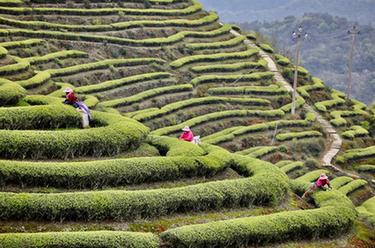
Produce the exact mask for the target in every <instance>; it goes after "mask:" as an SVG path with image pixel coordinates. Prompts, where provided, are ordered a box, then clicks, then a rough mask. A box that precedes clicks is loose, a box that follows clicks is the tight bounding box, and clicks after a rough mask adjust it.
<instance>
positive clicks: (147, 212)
mask: <svg viewBox="0 0 375 248" xmlns="http://www.w3.org/2000/svg"><path fill="white" fill-rule="evenodd" d="M218 159H225V157H224V156H223V154H222V156H221V157H218ZM229 161H230V160H229ZM261 164H262V163H261ZM275 169H276V168H275ZM263 176H264V175H263ZM263 176H262V177H259V176H258V177H256V176H255V174H254V176H253V177H251V178H246V179H237V180H226V181H216V182H209V183H202V184H196V185H192V186H186V187H179V188H171V189H157V190H137V191H100V192H75V193H59V194H32V193H31V194H26V193H23V194H14V193H0V195H1V197H0V208H1V210H2V211H1V213H0V218H1V219H45V220H59V219H72V218H74V219H84V220H91V219H97V220H100V219H116V220H122V219H123V220H125V219H126V220H128V219H135V218H137V217H138V218H139V217H141V218H147V217H155V216H160V215H165V214H170V213H173V212H181V211H188V210H189V211H191V210H195V211H200V210H208V209H219V208H222V207H234V206H248V205H251V204H275V203H278V202H279V201H280V198H282V197H283V196H284V194H285V192H286V189H287V186H288V184H287V183H286V181H281V182H279V180H280V178H283V177H282V175H280V174H277V173H276V174H275V175H273V176H272V177H270V176H269V178H270V179H271V178H272V179H273V180H275V179H277V180H276V181H275V182H272V181H270V182H269V185H267V184H265V183H264V178H263ZM285 180H286V179H285ZM267 181H268V180H267ZM265 185H267V187H265ZM276 186H278V188H276ZM66 202H69V204H64V203H66ZM21 206H22V207H21ZM26 209H27V211H25V210H26ZM68 209H69V211H68Z"/></svg>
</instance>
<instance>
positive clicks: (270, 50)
mask: <svg viewBox="0 0 375 248" xmlns="http://www.w3.org/2000/svg"><path fill="white" fill-rule="evenodd" d="M258 46H259V47H260V48H261V49H262V50H263V51H265V52H267V53H273V52H274V50H273V48H272V47H271V46H270V45H268V44H266V43H261V44H259V45H258Z"/></svg>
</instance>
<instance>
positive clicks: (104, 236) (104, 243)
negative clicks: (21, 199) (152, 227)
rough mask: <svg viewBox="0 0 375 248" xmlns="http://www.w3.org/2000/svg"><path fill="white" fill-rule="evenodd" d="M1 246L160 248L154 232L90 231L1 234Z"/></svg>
mask: <svg viewBox="0 0 375 248" xmlns="http://www.w3.org/2000/svg"><path fill="white" fill-rule="evenodd" d="M0 247H1V248H20V247H33V248H53V247H59V248H71V247H86V248H135V247H137V248H158V247H159V238H158V237H157V236H156V235H155V234H152V233H140V232H120V231H89V232H45V233H11V234H0Z"/></svg>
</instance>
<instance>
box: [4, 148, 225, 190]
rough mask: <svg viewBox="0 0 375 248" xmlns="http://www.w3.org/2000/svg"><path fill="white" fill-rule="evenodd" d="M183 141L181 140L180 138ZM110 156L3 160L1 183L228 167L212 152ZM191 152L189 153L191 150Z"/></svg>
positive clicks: (85, 182)
mask: <svg viewBox="0 0 375 248" xmlns="http://www.w3.org/2000/svg"><path fill="white" fill-rule="evenodd" d="M180 142H181V141H180ZM187 154H188V153H186V154H183V156H174V157H145V158H129V159H111V160H99V161H88V162H64V163H61V162H60V163H57V162H42V163H41V162H16V161H5V160H4V161H0V165H1V166H0V175H2V176H1V179H0V183H1V184H3V185H4V184H9V183H12V184H17V185H22V186H26V185H28V186H49V187H64V188H99V187H103V186H124V185H131V184H140V183H150V182H158V181H167V180H177V179H179V178H189V177H202V176H203V177H210V176H212V175H215V174H216V173H217V172H219V171H222V170H224V169H225V168H226V167H228V163H226V162H225V161H221V160H217V159H215V157H214V156H213V155H211V154H208V155H206V156H204V157H195V156H187ZM189 155H190V153H189Z"/></svg>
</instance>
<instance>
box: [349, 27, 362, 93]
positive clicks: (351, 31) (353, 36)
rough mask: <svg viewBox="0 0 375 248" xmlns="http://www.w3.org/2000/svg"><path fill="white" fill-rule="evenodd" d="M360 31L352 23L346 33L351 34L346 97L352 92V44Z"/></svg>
mask: <svg viewBox="0 0 375 248" xmlns="http://www.w3.org/2000/svg"><path fill="white" fill-rule="evenodd" d="M359 33H360V31H359V30H358V28H357V27H356V26H355V25H354V26H353V27H352V28H351V29H350V30H348V34H349V35H351V36H352V41H351V49H350V55H349V64H348V74H349V75H348V85H347V87H346V98H347V99H349V98H350V94H351V92H352V83H353V82H352V81H353V76H352V72H353V57H354V46H355V42H356V38H357V35H359Z"/></svg>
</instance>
